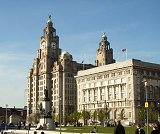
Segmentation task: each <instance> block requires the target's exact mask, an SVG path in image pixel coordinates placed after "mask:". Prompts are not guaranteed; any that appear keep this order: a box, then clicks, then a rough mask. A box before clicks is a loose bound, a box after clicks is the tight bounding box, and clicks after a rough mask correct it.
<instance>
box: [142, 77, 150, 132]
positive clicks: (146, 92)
mask: <svg viewBox="0 0 160 134" xmlns="http://www.w3.org/2000/svg"><path fill="white" fill-rule="evenodd" d="M143 82H144V87H145V94H146V102H145V108H146V111H147V120H146V123H147V134H149V127H148V90H147V86H148V81H147V79H144V80H143Z"/></svg>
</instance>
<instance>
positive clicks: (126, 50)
mask: <svg viewBox="0 0 160 134" xmlns="http://www.w3.org/2000/svg"><path fill="white" fill-rule="evenodd" d="M126 60H127V49H126Z"/></svg>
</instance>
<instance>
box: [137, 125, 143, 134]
mask: <svg viewBox="0 0 160 134" xmlns="http://www.w3.org/2000/svg"><path fill="white" fill-rule="evenodd" d="M135 134H145V131H144V130H143V129H142V128H141V125H140V124H138V125H137V129H136V131H135Z"/></svg>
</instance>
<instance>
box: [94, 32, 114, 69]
mask: <svg viewBox="0 0 160 134" xmlns="http://www.w3.org/2000/svg"><path fill="white" fill-rule="evenodd" d="M114 62H115V60H114V59H113V49H112V48H110V43H109V42H108V41H107V36H106V34H105V33H103V35H102V40H101V42H100V43H99V48H98V49H97V53H96V60H95V65H96V66H103V65H107V64H111V63H114Z"/></svg>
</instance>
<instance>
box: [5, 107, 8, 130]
mask: <svg viewBox="0 0 160 134" xmlns="http://www.w3.org/2000/svg"><path fill="white" fill-rule="evenodd" d="M7 107H8V104H6V124H5V130H7Z"/></svg>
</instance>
